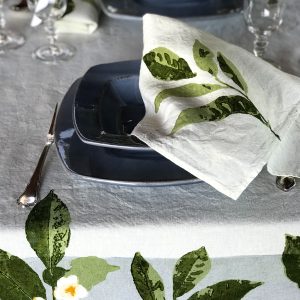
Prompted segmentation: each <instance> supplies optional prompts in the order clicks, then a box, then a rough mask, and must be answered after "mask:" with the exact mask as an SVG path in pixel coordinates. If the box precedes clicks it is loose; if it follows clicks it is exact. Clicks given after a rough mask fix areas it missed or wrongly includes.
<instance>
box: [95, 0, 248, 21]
mask: <svg viewBox="0 0 300 300" xmlns="http://www.w3.org/2000/svg"><path fill="white" fill-rule="evenodd" d="M100 4H101V7H102V9H103V11H104V13H106V14H107V15H108V16H110V17H119V18H121V17H128V18H130V17H141V16H143V15H144V14H146V13H154V14H159V15H164V16H170V17H175V18H188V17H203V16H212V15H222V14H227V13H231V12H236V11H239V10H241V8H242V5H243V0H101V2H100Z"/></svg>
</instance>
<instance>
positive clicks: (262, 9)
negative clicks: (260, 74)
mask: <svg viewBox="0 0 300 300" xmlns="http://www.w3.org/2000/svg"><path fill="white" fill-rule="evenodd" d="M284 8H285V0H244V17H245V21H246V24H247V26H248V30H249V31H250V32H251V33H253V34H254V36H255V39H254V49H253V52H254V55H255V56H258V57H261V58H264V55H265V52H266V48H267V46H268V44H269V38H270V36H271V34H272V32H273V31H275V30H277V29H278V28H279V26H280V25H281V23H282V16H283V11H284Z"/></svg>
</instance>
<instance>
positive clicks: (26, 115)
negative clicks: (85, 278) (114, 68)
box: [0, 1, 300, 258]
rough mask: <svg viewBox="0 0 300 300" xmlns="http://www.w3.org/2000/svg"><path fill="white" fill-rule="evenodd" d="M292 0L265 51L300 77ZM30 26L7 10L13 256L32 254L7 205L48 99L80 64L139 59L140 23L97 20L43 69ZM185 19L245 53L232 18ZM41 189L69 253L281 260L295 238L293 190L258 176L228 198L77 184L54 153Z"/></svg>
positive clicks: (1, 121)
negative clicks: (21, 40) (57, 214)
mask: <svg viewBox="0 0 300 300" xmlns="http://www.w3.org/2000/svg"><path fill="white" fill-rule="evenodd" d="M294 2H295V3H294ZM294 2H292V3H290V4H289V8H288V10H287V14H286V16H285V23H284V24H283V26H282V27H281V29H280V30H279V31H278V32H276V33H274V34H273V35H272V38H271V41H270V46H269V49H268V53H269V54H270V56H271V57H272V58H273V59H275V60H276V61H278V62H279V63H280V64H281V65H282V66H283V69H284V70H286V71H287V72H290V73H292V74H295V75H300V34H299V32H300V14H299V11H300V3H299V2H298V3H296V2H297V1H294ZM29 21H30V15H29V13H9V15H8V26H9V27H11V28H15V29H18V30H20V31H22V32H23V33H24V34H25V35H26V39H27V41H26V44H25V45H24V46H23V47H22V48H20V49H18V50H15V51H11V52H9V53H7V54H4V55H1V56H0V78H1V80H0V82H1V89H0V101H1V109H0V141H1V142H0V143H1V150H0V194H1V195H2V196H1V198H0V236H1V238H0V248H2V249H6V250H7V251H10V252H12V253H14V254H15V255H18V256H20V257H32V256H34V252H33V250H31V248H30V247H29V246H28V247H19V245H20V244H22V243H23V242H24V243H25V242H26V240H25V235H24V222H25V220H26V217H27V215H28V210H27V209H21V208H20V207H17V206H16V199H17V197H18V195H19V194H20V192H21V191H22V190H23V189H24V187H25V186H26V183H27V181H28V179H29V177H30V175H31V174H32V171H33V169H34V167H35V164H36V162H37V159H38V157H39V154H40V151H41V150H42V147H43V142H44V141H45V135H46V132H47V130H48V126H49V122H50V118H51V115H52V112H53V108H54V106H55V104H56V102H59V101H60V100H61V99H62V98H63V96H64V94H65V93H66V91H67V90H68V88H69V86H70V85H71V84H72V82H73V81H75V80H76V79H77V78H78V77H80V76H82V75H83V74H84V73H85V72H86V71H87V69H88V68H89V67H91V66H93V65H95V64H102V63H108V62H115V61H121V60H131V59H140V58H141V55H142V23H141V21H139V20H136V21H127V20H116V19H109V18H107V17H105V16H103V15H102V16H101V18H100V24H99V29H98V30H97V31H96V32H95V33H94V34H93V35H89V36H85V35H80V38H78V36H76V35H71V34H69V35H61V36H60V39H61V40H64V41H68V42H70V43H72V44H74V45H75V46H76V48H77V53H76V56H75V57H74V58H73V59H72V60H71V61H69V62H66V63H62V64H61V65H57V66H49V65H45V64H43V63H41V62H39V61H36V60H33V59H32V58H31V52H32V51H33V50H34V49H35V48H36V47H37V46H39V45H40V44H41V43H43V42H45V40H46V37H45V35H44V34H43V31H42V29H41V28H36V29H31V28H29ZM188 22H189V23H190V24H193V25H194V26H195V27H198V28H201V29H202V30H207V31H209V32H212V33H214V34H215V35H217V36H219V37H222V38H223V39H225V40H227V41H229V42H232V43H235V44H237V45H240V46H242V47H244V48H246V49H249V50H251V48H252V40H253V36H252V35H251V34H250V33H248V32H247V31H246V27H245V25H244V21H243V18H242V16H241V15H240V14H234V15H229V16H225V17H217V18H207V19H201V20H197V19H193V20H189V21H188ZM200 155H201V154H200ZM50 189H54V190H55V192H56V193H57V194H58V196H59V197H60V198H61V199H62V200H63V201H64V202H65V203H66V204H67V206H68V208H69V210H70V213H71V216H72V224H71V227H72V239H71V242H70V246H69V248H68V250H67V255H69V256H83V255H97V256H101V257H132V256H133V254H134V252H136V251H141V252H142V253H143V254H144V255H145V256H148V257H154V258H159V257H168V258H175V257H179V256H180V255H182V254H183V253H185V252H188V251H190V250H191V249H196V248H198V247H199V246H201V245H205V246H206V248H207V250H208V252H209V253H210V256H211V257H226V256H237V255H271V254H280V253H282V251H283V248H284V234H285V233H289V234H293V235H299V234H300V218H299V215H300V201H299V195H300V188H299V186H297V187H296V188H295V189H293V190H292V191H290V192H288V193H284V192H282V191H280V190H278V189H277V188H276V187H275V178H274V177H272V176H271V175H269V174H268V173H267V172H266V171H265V170H264V171H262V172H261V174H260V175H259V176H258V177H257V178H256V179H255V180H254V181H253V183H251V185H250V186H249V187H248V188H247V190H246V191H245V192H244V193H243V194H242V196H241V197H240V198H239V199H238V201H233V200H231V199H229V198H227V197H225V196H223V195H222V194H220V193H218V192H216V191H215V190H214V189H213V188H211V187H210V186H209V185H207V184H205V183H199V184H191V185H184V186H176V187H175V186H169V187H155V188H154V187H151V188H150V187H124V186H118V185H108V184H101V183H96V182H89V181H86V180H82V179H81V178H80V177H74V176H70V175H69V173H68V172H67V171H66V170H65V169H64V167H63V165H62V164H61V162H60V160H59V158H58V156H57V154H56V151H55V148H54V147H53V148H52V149H51V151H50V154H49V157H48V160H47V164H46V167H45V170H44V176H43V182H42V189H41V195H42V196H45V195H46V194H47V193H48V191H49V190H50ZM86 241H88V242H86ZM224 245H226V247H224Z"/></svg>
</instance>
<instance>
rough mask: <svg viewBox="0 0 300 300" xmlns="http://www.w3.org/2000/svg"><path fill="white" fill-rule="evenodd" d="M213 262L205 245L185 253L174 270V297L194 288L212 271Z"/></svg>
mask: <svg viewBox="0 0 300 300" xmlns="http://www.w3.org/2000/svg"><path fill="white" fill-rule="evenodd" d="M210 268H211V262H210V259H209V257H208V255H207V252H206V250H205V248H204V247H201V248H200V249H197V250H195V251H191V252H189V253H187V254H185V255H183V256H182V257H181V258H180V259H179V260H178V261H177V262H176V265H175V268H174V272H173V298H174V299H176V298H177V297H180V296H182V295H184V294H185V293H187V292H189V291H190V290H191V289H193V288H194V287H195V286H196V285H197V284H198V282H199V281H200V280H202V279H203V278H204V277H205V276H206V275H207V274H208V272H209V271H210Z"/></svg>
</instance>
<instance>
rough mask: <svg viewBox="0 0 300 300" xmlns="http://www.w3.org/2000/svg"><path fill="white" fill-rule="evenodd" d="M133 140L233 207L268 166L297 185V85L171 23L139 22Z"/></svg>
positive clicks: (299, 92)
mask: <svg viewBox="0 0 300 300" xmlns="http://www.w3.org/2000/svg"><path fill="white" fill-rule="evenodd" d="M143 22H144V25H143V26H144V52H143V62H142V64H141V70H140V82H139V85H140V91H141V94H142V97H143V99H144V102H145V107H146V114H145V117H144V118H143V120H142V121H141V122H140V123H139V124H138V125H137V126H136V128H135V129H134V131H133V133H132V134H134V135H135V136H137V137H138V138H139V139H140V140H142V141H144V142H145V143H146V144H148V145H149V146H150V147H151V148H153V149H154V150H156V151H157V152H159V153H161V154H162V155H164V156H165V157H167V158H168V159H170V160H172V161H173V162H174V163H176V164H177V165H179V166H181V167H182V168H184V169H186V170H187V171H189V172H190V173H191V174H193V175H194V176H196V177H198V178H200V179H202V180H203V181H205V182H207V183H209V184H210V185H212V186H213V187H214V188H216V189H217V190H219V191H220V192H222V193H224V194H225V195H227V196H229V197H231V198H233V199H237V198H238V197H239V195H240V194H241V193H242V192H243V191H244V190H245V188H246V187H247V186H248V184H249V183H250V182H251V181H252V180H253V179H254V178H255V177H256V176H257V174H258V173H259V172H260V171H261V169H262V168H263V166H264V165H265V164H266V163H267V164H268V170H269V172H270V173H271V174H273V175H289V176H295V177H299V175H300V159H299V157H298V155H297V153H298V149H299V148H300V140H299V127H300V124H299V122H297V119H298V117H299V109H298V108H299V104H300V79H299V78H296V77H293V76H291V75H289V74H286V73H284V72H282V71H280V70H278V69H276V68H275V67H273V66H272V65H270V64H269V63H267V62H265V61H263V60H261V59H259V58H256V57H255V56H254V55H252V54H251V53H249V52H247V51H246V50H244V49H241V48H239V47H236V46H234V45H231V44H228V43H226V42H224V41H222V40H221V39H219V38H216V37H214V36H212V35H210V34H208V33H205V32H202V31H200V30H197V29H195V28H192V27H190V26H188V25H186V24H184V23H182V22H180V21H178V20H174V19H171V18H167V17H162V16H157V15H151V14H148V15H145V16H144V19H143Z"/></svg>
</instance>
